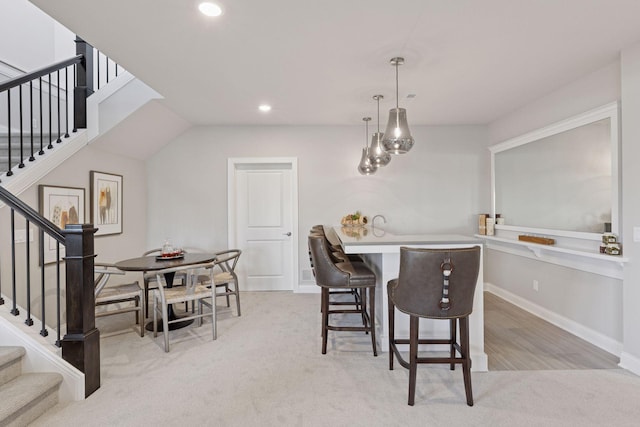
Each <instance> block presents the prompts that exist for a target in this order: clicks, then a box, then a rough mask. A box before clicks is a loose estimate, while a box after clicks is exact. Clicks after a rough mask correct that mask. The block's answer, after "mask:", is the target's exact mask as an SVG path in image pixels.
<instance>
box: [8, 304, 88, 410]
mask: <svg viewBox="0 0 640 427" xmlns="http://www.w3.org/2000/svg"><path fill="white" fill-rule="evenodd" d="M6 300H7V299H6V298H5V301H6ZM5 304H7V302H5ZM20 310H21V312H23V311H22V309H21V308H20ZM34 321H36V322H37V319H34ZM22 322H23V318H22V317H20V316H18V317H16V316H12V315H10V314H8V313H7V312H6V310H4V308H3V309H2V311H0V342H2V345H14V346H20V347H24V349H25V351H26V354H25V356H24V358H23V360H22V368H23V372H58V373H59V374H61V375H62V377H63V380H62V384H60V389H59V392H58V393H59V394H58V397H59V399H60V402H73V401H80V400H84V398H85V396H84V391H85V390H84V374H83V373H82V372H81V371H79V370H78V369H76V368H75V367H73V366H72V365H71V364H69V363H68V362H66V361H65V360H64V359H63V358H62V356H61V354H62V350H61V349H58V348H57V347H55V346H54V345H53V344H52V343H50V342H48V341H47V340H46V339H45V338H44V337H41V336H40V335H39V334H38V332H37V331H35V330H32V328H27V327H25V326H24V324H23V323H22Z"/></svg>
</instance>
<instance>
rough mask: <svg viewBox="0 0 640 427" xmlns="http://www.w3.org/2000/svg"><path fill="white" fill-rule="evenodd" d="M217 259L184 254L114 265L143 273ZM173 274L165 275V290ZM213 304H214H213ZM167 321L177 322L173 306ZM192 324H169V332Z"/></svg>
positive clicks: (138, 259)
mask: <svg viewBox="0 0 640 427" xmlns="http://www.w3.org/2000/svg"><path fill="white" fill-rule="evenodd" d="M216 259H217V255H216V254H214V253H185V254H183V255H182V256H180V257H175V258H163V257H161V256H159V255H158V256H154V255H150V256H143V257H138V258H130V259H125V260H122V261H119V262H116V263H115V266H116V268H118V269H120V270H122V271H142V272H144V273H147V272H152V271H158V270H164V269H165V268H173V267H181V266H187V265H195V264H202V263H207V262H213V261H215V260H216ZM175 274H176V273H175V272H170V273H165V274H164V280H165V282H166V284H167V288H171V287H172V286H173V279H174V277H175ZM214 303H215V302H214ZM167 312H168V314H169V320H177V319H178V316H176V314H175V312H174V310H173V306H172V305H169V307H168V310H167ZM191 323H193V319H191V320H185V321H182V322H175V323H170V324H169V330H175V329H180V328H184V327H185V326H187V325H190V324H191ZM146 329H147V330H148V331H152V330H153V322H149V323H147V325H146ZM158 330H159V331H162V322H158Z"/></svg>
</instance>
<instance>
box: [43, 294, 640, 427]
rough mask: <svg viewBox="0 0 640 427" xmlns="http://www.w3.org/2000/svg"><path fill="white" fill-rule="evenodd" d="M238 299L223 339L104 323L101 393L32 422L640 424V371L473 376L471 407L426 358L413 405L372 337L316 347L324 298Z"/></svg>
mask: <svg viewBox="0 0 640 427" xmlns="http://www.w3.org/2000/svg"><path fill="white" fill-rule="evenodd" d="M222 302H223V300H222V299H219V301H218V304H222ZM241 303H242V317H236V316H235V310H232V309H228V308H226V307H221V306H220V312H219V317H218V318H219V320H218V339H217V340H216V341H212V340H211V325H210V324H207V323H205V324H204V325H203V326H202V327H200V328H198V327H195V325H192V326H190V327H187V328H184V329H182V330H179V331H173V332H171V341H170V343H171V351H170V352H169V353H165V352H164V350H163V348H162V336H161V335H159V336H158V338H156V339H153V336H152V333H148V334H147V335H145V337H144V338H140V337H139V336H138V335H137V332H136V331H134V330H133V328H131V327H130V324H131V323H133V322H132V315H131V314H129V315H119V316H110V317H106V318H101V319H98V320H99V321H100V322H99V323H98V327H99V328H100V329H101V333H102V338H101V357H102V385H101V387H100V389H99V390H97V391H96V392H95V393H94V394H93V395H92V396H90V397H89V398H88V399H86V400H84V401H82V402H73V403H69V404H59V405H58V406H56V407H55V408H53V409H52V410H50V411H49V412H48V413H46V414H45V415H44V416H42V417H41V418H40V419H38V420H36V422H34V423H33V424H32V425H34V426H48V427H51V426H70V425H78V426H79V425H82V426H150V425H165V424H169V423H171V424H178V423H179V424H183V425H187V424H189V425H203V426H328V425H331V426H448V427H451V426H610V425H611V426H612V425H615V426H637V425H640V377H637V376H635V375H633V374H631V373H629V372H627V371H625V370H622V369H611V370H573V371H557V370H555V371H501V372H485V373H479V372H474V373H472V382H473V391H474V399H475V405H474V406H473V407H468V406H467V405H466V403H465V396H464V385H463V382H462V372H461V370H460V369H459V368H458V369H456V370H455V371H450V370H449V368H448V366H439V365H421V366H419V367H418V386H417V390H416V404H415V406H414V407H410V406H408V405H407V388H408V371H407V370H405V369H404V368H402V367H400V366H398V365H397V364H396V368H395V370H393V371H389V369H388V360H389V359H388V354H387V353H381V354H380V355H379V356H378V357H373V355H372V352H371V340H370V338H369V336H368V335H365V334H364V333H349V332H330V333H329V334H330V335H329V337H330V342H329V348H328V351H327V354H326V355H322V354H321V353H320V347H321V338H320V310H319V308H320V295H313V294H292V293H282V292H260V293H259V292H245V293H242V294H241ZM232 307H233V304H232Z"/></svg>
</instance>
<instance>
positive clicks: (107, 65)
mask: <svg viewBox="0 0 640 427" xmlns="http://www.w3.org/2000/svg"><path fill="white" fill-rule="evenodd" d="M105 67H106V68H107V84H109V57H108V56H105Z"/></svg>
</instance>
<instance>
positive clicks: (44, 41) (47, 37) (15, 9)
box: [0, 0, 75, 72]
mask: <svg viewBox="0 0 640 427" xmlns="http://www.w3.org/2000/svg"><path fill="white" fill-rule="evenodd" d="M0 15H1V16H2V24H1V25H0V40H2V43H1V44H0V46H1V49H0V61H4V62H6V63H8V64H9V65H11V66H13V67H17V68H18V69H21V70H23V71H26V72H29V71H33V70H36V69H38V68H41V67H44V66H46V65H49V64H51V63H53V62H55V61H58V60H61V59H65V58H69V57H71V56H73V55H74V53H75V45H74V43H73V33H71V32H70V31H69V30H67V29H66V28H65V27H63V26H62V25H60V24H58V23H57V22H56V21H54V20H53V19H52V18H51V17H50V16H49V15H47V14H45V13H44V12H42V11H41V10H40V9H38V8H37V7H36V6H34V5H33V4H32V3H30V2H28V1H26V0H2V4H1V5H0Z"/></svg>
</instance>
